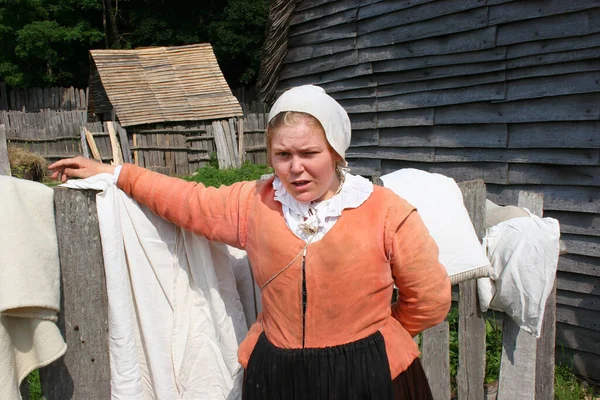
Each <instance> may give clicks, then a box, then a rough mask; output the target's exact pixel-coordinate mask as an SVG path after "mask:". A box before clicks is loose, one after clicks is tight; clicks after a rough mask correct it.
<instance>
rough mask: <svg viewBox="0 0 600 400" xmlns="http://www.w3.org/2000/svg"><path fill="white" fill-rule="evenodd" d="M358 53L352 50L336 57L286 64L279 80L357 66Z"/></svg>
mask: <svg viewBox="0 0 600 400" xmlns="http://www.w3.org/2000/svg"><path fill="white" fill-rule="evenodd" d="M357 64H359V61H358V51H357V50H350V51H346V52H343V53H339V54H337V55H336V56H335V57H328V56H325V57H320V58H316V59H312V60H306V61H300V62H296V63H293V64H286V65H284V66H283V67H282V69H281V72H280V74H279V79H280V80H284V79H290V78H296V77H299V76H304V75H312V74H318V73H322V72H327V71H331V70H332V69H336V68H341V67H347V66H349V65H357Z"/></svg>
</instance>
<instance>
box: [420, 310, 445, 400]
mask: <svg viewBox="0 0 600 400" xmlns="http://www.w3.org/2000/svg"><path fill="white" fill-rule="evenodd" d="M449 346H450V326H449V324H448V322H447V321H443V322H442V323H440V324H438V325H436V326H434V327H432V328H429V329H427V330H426V331H424V332H423V333H422V334H421V354H422V355H421V363H422V364H423V370H424V371H425V375H427V380H428V381H429V386H430V387H431V394H432V395H433V398H434V399H450V351H449Z"/></svg>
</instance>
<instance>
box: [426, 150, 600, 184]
mask: <svg viewBox="0 0 600 400" xmlns="http://www.w3.org/2000/svg"><path fill="white" fill-rule="evenodd" d="M596 151H597V150H596ZM436 158H437V155H436ZM569 161H571V160H569ZM553 162H561V161H560V160H559V161H556V160H554V161H553ZM563 162H564V161H563ZM599 175H600V166H599V165H598V163H596V165H595V166H593V167H591V166H590V167H582V166H563V165H538V164H511V165H510V167H509V170H508V183H509V184H511V185H512V184H515V185H527V184H539V185H543V184H546V185H582V186H600V176H599Z"/></svg>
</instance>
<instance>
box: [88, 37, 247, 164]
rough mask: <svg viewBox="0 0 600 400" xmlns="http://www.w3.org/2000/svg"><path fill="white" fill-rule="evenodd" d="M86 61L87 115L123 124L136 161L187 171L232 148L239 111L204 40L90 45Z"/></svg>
mask: <svg viewBox="0 0 600 400" xmlns="http://www.w3.org/2000/svg"><path fill="white" fill-rule="evenodd" d="M90 63H91V68H90V82H89V95H88V109H87V111H88V119H89V120H101V121H107V120H109V121H110V120H114V121H118V122H119V123H120V125H121V126H122V127H124V128H126V129H127V134H128V138H129V144H130V149H131V151H132V153H133V160H134V162H135V163H136V164H139V165H141V166H144V167H147V168H150V169H153V170H155V171H159V172H163V173H166V174H169V175H187V174H189V173H192V172H194V171H195V170H196V169H197V168H199V167H201V166H204V165H205V164H207V163H208V161H209V159H210V154H211V153H213V152H217V153H220V151H218V150H219V149H221V150H223V149H225V150H227V149H228V150H230V151H233V150H234V149H237V146H234V140H235V132H236V126H237V118H239V117H241V116H242V108H241V107H240V104H239V102H238V101H237V99H236V98H235V97H234V96H233V95H232V93H231V89H230V88H229V86H228V85H227V82H226V81H225V78H224V77H223V74H222V73H221V70H220V68H219V65H218V64H217V60H216V57H215V55H214V53H213V50H212V47H211V45H210V44H195V45H187V46H178V47H149V48H140V49H134V50H91V51H90ZM223 146H224V147H223ZM219 157H221V154H219ZM231 158H232V159H233V158H235V159H236V160H237V157H231ZM219 161H221V160H219Z"/></svg>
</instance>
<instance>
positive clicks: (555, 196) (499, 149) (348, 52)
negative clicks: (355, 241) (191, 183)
mask: <svg viewBox="0 0 600 400" xmlns="http://www.w3.org/2000/svg"><path fill="white" fill-rule="evenodd" d="M304 83H314V84H319V85H321V86H323V87H324V88H325V89H326V90H327V91H328V92H329V93H330V94H331V95H332V96H333V97H335V98H336V99H338V100H339V101H340V103H342V104H343V105H344V107H345V108H346V109H347V110H348V112H349V113H350V118H351V120H352V126H353V141H352V148H351V149H350V150H349V151H348V158H349V159H350V163H351V165H352V166H353V167H354V171H355V172H357V173H360V174H364V175H372V174H376V173H382V174H385V173H388V172H391V171H394V170H396V169H398V168H405V167H415V168H420V169H425V170H428V171H434V172H440V173H443V174H446V175H450V176H452V177H454V178H455V179H456V180H467V179H475V178H483V179H484V180H485V181H486V183H487V184H488V197H489V198H490V199H491V200H493V201H496V202H498V203H500V204H516V201H517V196H518V192H519V190H530V191H535V192H539V193H543V194H544V205H545V213H546V215H547V216H551V217H554V218H557V219H559V220H560V222H561V226H562V235H563V240H564V242H565V243H566V245H567V248H568V250H569V254H568V255H566V256H564V257H562V259H561V261H560V264H559V273H558V282H557V285H558V292H557V302H558V305H557V320H558V324H557V345H558V347H557V356H558V357H559V358H561V359H565V358H571V359H573V360H574V363H575V367H576V368H577V370H578V371H579V373H581V374H583V375H585V376H588V377H592V378H594V379H597V380H600V365H599V363H600V362H599V361H598V360H599V359H600V322H599V321H600V306H599V304H600V164H599V158H600V2H598V0H581V1H574V2H570V1H562V0H546V1H542V0H530V1H526V2H525V1H506V0H487V1H486V0H464V1H455V0H434V1H432V0H403V1H375V0H352V1H326V0H308V1H300V2H298V3H297V5H296V9H295V11H294V14H293V16H292V19H291V26H290V29H289V36H288V53H287V56H286V58H285V60H284V64H283V67H282V69H281V74H280V76H279V84H278V86H277V88H278V92H281V91H283V90H284V89H286V88H288V87H291V86H295V85H298V84H304Z"/></svg>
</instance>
